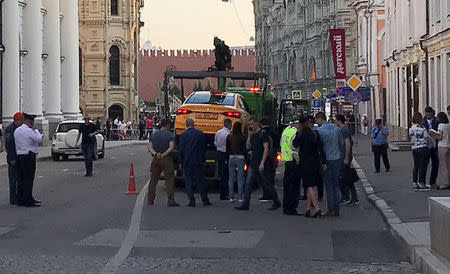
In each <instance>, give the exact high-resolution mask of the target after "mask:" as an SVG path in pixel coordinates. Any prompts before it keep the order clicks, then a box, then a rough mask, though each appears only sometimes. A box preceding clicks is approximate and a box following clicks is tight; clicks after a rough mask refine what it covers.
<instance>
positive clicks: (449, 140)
mask: <svg viewBox="0 0 450 274" xmlns="http://www.w3.org/2000/svg"><path fill="white" fill-rule="evenodd" d="M438 130H439V131H442V132H443V133H444V134H443V136H442V141H439V143H438V147H449V148H450V123H447V124H439V126H438Z"/></svg>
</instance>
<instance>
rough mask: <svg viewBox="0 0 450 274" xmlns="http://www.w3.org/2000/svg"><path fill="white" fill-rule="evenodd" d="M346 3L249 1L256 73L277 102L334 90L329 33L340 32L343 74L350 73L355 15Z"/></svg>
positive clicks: (331, 0)
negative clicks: (343, 37) (343, 47)
mask: <svg viewBox="0 0 450 274" xmlns="http://www.w3.org/2000/svg"><path fill="white" fill-rule="evenodd" d="M352 2H353V1H349V0H320V1H316V0H305V1H295V0H286V1H282V0H255V1H254V12H255V28H256V37H255V40H256V41H255V48H256V52H257V56H256V68H257V70H258V71H259V72H266V73H268V74H269V80H270V85H271V88H272V91H273V92H274V93H275V94H276V95H277V96H278V98H279V99H281V98H284V96H285V95H286V94H290V93H291V91H292V90H294V89H300V90H302V91H303V93H304V94H306V97H308V96H310V94H311V93H312V92H313V91H314V90H316V89H318V90H320V91H324V93H333V92H334V91H335V88H336V79H335V75H334V66H333V57H332V53H331V49H330V40H329V29H335V28H344V29H345V32H346V54H345V55H346V63H347V66H346V72H347V75H348V76H350V75H351V74H352V73H354V72H355V64H356V60H354V59H355V50H356V35H355V33H356V27H355V24H354V21H355V19H354V18H355V13H354V11H353V9H352V7H351V4H352Z"/></svg>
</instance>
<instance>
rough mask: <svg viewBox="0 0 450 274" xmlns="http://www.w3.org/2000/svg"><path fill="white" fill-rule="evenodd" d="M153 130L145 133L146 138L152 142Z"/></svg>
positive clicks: (149, 129) (148, 129)
mask: <svg viewBox="0 0 450 274" xmlns="http://www.w3.org/2000/svg"><path fill="white" fill-rule="evenodd" d="M152 131H153V129H152V128H147V129H146V132H145V138H147V139H148V140H150V139H151V138H152Z"/></svg>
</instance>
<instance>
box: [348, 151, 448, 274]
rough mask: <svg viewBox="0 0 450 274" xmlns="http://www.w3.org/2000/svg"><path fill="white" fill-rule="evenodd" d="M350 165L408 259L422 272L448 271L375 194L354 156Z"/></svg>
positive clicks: (444, 273)
mask: <svg viewBox="0 0 450 274" xmlns="http://www.w3.org/2000/svg"><path fill="white" fill-rule="evenodd" d="M352 165H353V167H354V168H355V169H356V172H357V173H358V176H359V178H360V181H361V183H362V186H363V189H364V192H365V193H366V196H367V198H368V199H369V201H370V203H372V204H373V205H374V206H375V207H376V208H377V209H378V210H379V211H380V213H381V214H382V216H383V219H384V221H385V222H386V223H387V224H388V225H389V229H390V232H391V234H392V235H393V236H394V237H395V238H396V239H397V240H398V241H399V242H400V243H401V245H402V248H403V249H404V250H405V251H406V252H407V254H408V257H409V259H410V260H411V262H413V263H414V264H415V266H416V267H417V269H418V270H419V271H421V272H422V273H424V274H448V273H450V266H449V265H447V264H445V263H444V262H443V261H442V260H441V259H440V258H439V257H438V256H436V255H435V254H433V253H432V251H431V250H430V249H429V248H428V247H426V246H425V245H423V243H422V242H421V241H420V239H417V238H416V237H414V235H412V234H411V233H410V232H409V231H408V230H407V229H406V227H405V226H404V224H403V223H402V221H401V220H400V218H399V217H398V216H397V214H395V212H394V210H393V209H392V208H391V207H390V206H389V205H388V204H387V203H386V201H385V200H384V199H383V198H381V197H380V196H378V195H377V194H375V190H374V188H373V186H372V184H371V183H370V181H369V179H367V177H366V175H365V174H364V171H363V170H362V168H361V166H360V165H359V163H358V162H357V161H356V158H353V161H352Z"/></svg>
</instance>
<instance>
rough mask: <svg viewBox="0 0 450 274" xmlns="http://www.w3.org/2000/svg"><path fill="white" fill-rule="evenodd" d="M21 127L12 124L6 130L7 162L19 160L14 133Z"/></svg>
mask: <svg viewBox="0 0 450 274" xmlns="http://www.w3.org/2000/svg"><path fill="white" fill-rule="evenodd" d="M18 127H19V126H17V125H16V124H14V123H11V124H10V125H9V126H8V127H7V128H6V129H5V149H6V161H8V162H11V161H15V160H16V158H17V153H16V142H15V140H14V131H16V129H17V128H18Z"/></svg>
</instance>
